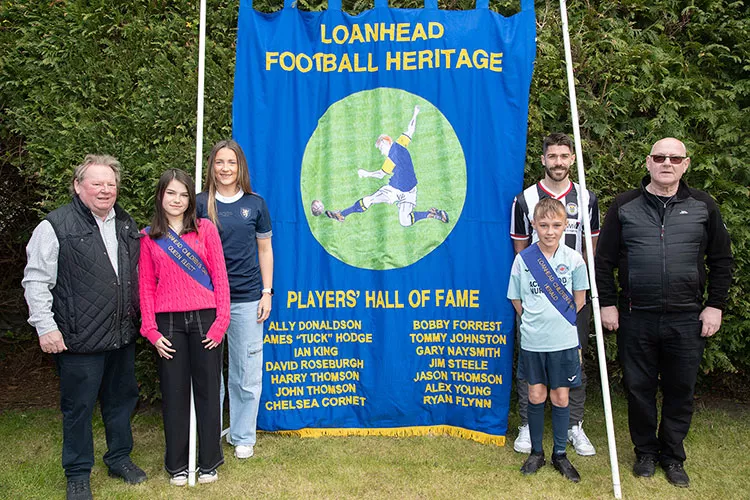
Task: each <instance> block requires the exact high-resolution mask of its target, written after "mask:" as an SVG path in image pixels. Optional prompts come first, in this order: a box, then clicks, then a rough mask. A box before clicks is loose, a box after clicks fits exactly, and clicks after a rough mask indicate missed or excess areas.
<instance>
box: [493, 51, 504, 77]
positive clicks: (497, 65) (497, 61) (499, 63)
mask: <svg viewBox="0 0 750 500" xmlns="http://www.w3.org/2000/svg"><path fill="white" fill-rule="evenodd" d="M490 71H494V72H496V73H501V72H502V71H503V53H502V52H492V53H491V54H490Z"/></svg>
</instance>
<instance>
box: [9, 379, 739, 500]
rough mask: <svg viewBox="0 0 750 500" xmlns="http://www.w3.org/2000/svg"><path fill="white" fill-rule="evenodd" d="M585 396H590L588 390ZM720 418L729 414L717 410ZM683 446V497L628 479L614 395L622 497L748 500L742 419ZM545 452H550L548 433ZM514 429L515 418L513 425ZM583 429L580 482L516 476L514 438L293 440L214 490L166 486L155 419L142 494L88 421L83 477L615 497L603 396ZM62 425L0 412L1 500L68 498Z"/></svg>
mask: <svg viewBox="0 0 750 500" xmlns="http://www.w3.org/2000/svg"><path fill="white" fill-rule="evenodd" d="M590 389H592V390H593V389H594V388H593V387H590ZM721 406H722V407H723V406H725V405H721ZM697 407H698V410H697V412H696V414H695V417H694V419H693V426H692V430H691V433H690V435H689V436H688V438H687V441H686V447H687V453H688V461H687V462H686V470H687V471H688V473H689V474H690V477H691V487H690V488H689V489H687V490H684V489H678V488H675V487H673V486H671V485H669V484H668V483H667V481H666V479H665V478H664V473H663V472H662V471H661V469H657V474H656V477H654V478H652V479H650V480H649V479H636V478H634V477H633V476H632V475H631V473H630V468H631V466H632V464H633V453H632V448H631V444H630V439H629V436H628V431H627V417H626V405H625V401H624V399H623V398H622V396H615V401H614V414H615V422H616V435H617V446H618V455H619V457H620V470H621V483H622V490H623V497H624V498H638V499H641V498H646V499H668V498H675V499H677V498H679V499H682V498H696V499H707V498H719V499H731V498H750V488H748V486H747V478H748V477H750V460H748V457H749V456H750V412H749V411H748V410H747V408H746V407H745V408H739V409H737V408H717V407H715V406H714V407H707V406H706V405H704V404H702V403H700V402H699V403H698V405H697ZM547 419H548V420H547V425H548V428H547V429H546V431H545V437H546V441H545V449H547V450H548V451H549V450H551V448H552V444H551V437H550V434H551V430H550V428H549V411H548V415H547ZM517 424H518V419H517V416H516V415H515V411H514V410H512V416H511V425H517ZM584 428H585V429H586V432H587V434H588V435H589V437H590V438H591V440H592V441H593V443H594V445H595V446H597V452H598V453H597V455H596V456H594V457H587V458H584V457H578V456H577V455H575V454H574V453H573V452H572V450H570V448H569V451H570V452H571V454H570V456H571V461H572V462H573V464H574V465H575V466H576V467H577V468H578V470H579V472H580V473H581V476H582V482H581V483H580V484H577V485H575V484H572V483H568V482H566V481H565V480H564V479H563V478H562V477H561V476H560V475H559V474H558V473H557V472H556V471H555V470H554V469H553V468H552V467H551V465H547V466H546V467H544V468H543V469H542V470H541V471H540V472H539V473H538V474H537V475H536V476H533V477H528V478H527V477H522V476H521V474H520V473H519V472H518V469H519V467H520V466H521V463H522V462H523V459H524V457H523V456H522V455H519V454H517V453H514V452H513V449H512V440H513V439H514V438H515V427H511V429H512V432H511V433H509V436H508V438H509V439H508V441H509V443H508V445H507V446H506V447H504V448H499V447H495V446H485V445H480V444H477V443H474V442H470V441H464V440H461V439H457V438H449V437H442V436H440V437H419V438H386V437H356V438H355V437H353V438H321V439H299V438H290V437H280V436H276V435H272V434H261V435H260V436H259V440H258V444H257V446H256V449H255V450H256V451H255V457H253V458H251V459H249V460H243V461H240V460H237V459H235V458H234V457H233V456H232V453H231V448H230V447H229V446H227V445H225V448H224V453H225V456H226V463H225V464H224V465H223V466H222V467H221V468H220V469H219V475H220V479H219V481H218V482H217V483H214V484H209V485H198V486H196V487H195V488H188V487H185V488H175V487H170V486H169V484H168V477H167V474H166V473H165V472H164V471H163V469H162V459H163V452H164V443H163V435H162V422H161V416H160V414H159V413H158V412H156V411H154V410H148V411H143V412H140V413H138V414H137V415H136V416H135V417H134V419H133V429H134V433H135V450H134V452H133V459H134V460H135V462H136V463H138V464H139V465H140V466H141V467H143V468H144V469H145V470H146V472H147V473H148V474H149V480H148V481H147V482H146V483H144V484H142V485H139V486H127V485H125V484H124V483H122V482H121V481H118V480H114V479H111V478H109V477H108V476H107V471H106V467H105V466H104V464H103V463H102V461H101V455H102V454H103V453H104V451H105V440H104V429H103V427H102V423H101V420H100V419H98V418H97V419H96V420H95V422H94V438H95V448H96V453H97V462H96V465H95V466H94V470H93V473H92V477H91V482H92V488H93V491H94V495H95V497H96V498H117V499H121V498H122V499H125V498H149V499H151V498H201V499H203V498H217V499H218V498H253V497H268V498H389V499H400V498H446V499H448V498H450V499H453V498H461V499H467V498H514V499H523V498H547V499H554V498H613V496H612V486H611V479H610V468H609V459H608V453H607V448H606V432H605V428H604V416H603V411H602V408H601V403H600V397H599V396H598V394H595V393H593V392H591V393H590V396H589V403H588V406H587V421H586V423H585V426H584ZM60 450H61V418H60V414H59V412H58V411H57V410H55V409H48V410H30V411H20V410H13V411H5V412H2V413H0V498H13V499H16V498H44V499H53V498H64V495H65V478H64V474H63V471H62V469H61V467H60Z"/></svg>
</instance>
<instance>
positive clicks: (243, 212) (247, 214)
mask: <svg viewBox="0 0 750 500" xmlns="http://www.w3.org/2000/svg"><path fill="white" fill-rule="evenodd" d="M240 215H241V216H242V218H243V219H248V218H250V209H249V208H245V207H243V208H240Z"/></svg>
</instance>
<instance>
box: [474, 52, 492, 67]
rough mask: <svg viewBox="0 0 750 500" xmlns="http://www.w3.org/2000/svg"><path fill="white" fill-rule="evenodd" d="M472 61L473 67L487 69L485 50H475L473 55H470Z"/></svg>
mask: <svg viewBox="0 0 750 500" xmlns="http://www.w3.org/2000/svg"><path fill="white" fill-rule="evenodd" d="M472 62H473V63H474V67H475V68H477V69H487V66H489V63H488V58H487V52H485V51H484V50H482V49H477V50H475V51H474V57H472Z"/></svg>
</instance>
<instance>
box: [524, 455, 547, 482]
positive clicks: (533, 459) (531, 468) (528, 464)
mask: <svg viewBox="0 0 750 500" xmlns="http://www.w3.org/2000/svg"><path fill="white" fill-rule="evenodd" d="M546 463H547V462H545V461H544V452H540V453H536V452H533V451H532V452H531V455H529V458H527V459H526V461H525V462H524V463H523V465H522V466H521V474H523V475H524V476H528V475H530V474H535V473H536V471H538V470H539V469H541V468H542V467H543V466H544V464H546Z"/></svg>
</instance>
